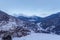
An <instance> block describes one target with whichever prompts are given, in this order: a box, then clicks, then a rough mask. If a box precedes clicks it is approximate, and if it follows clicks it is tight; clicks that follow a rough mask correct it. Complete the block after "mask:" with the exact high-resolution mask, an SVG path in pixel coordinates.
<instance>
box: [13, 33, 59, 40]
mask: <svg viewBox="0 0 60 40" xmlns="http://www.w3.org/2000/svg"><path fill="white" fill-rule="evenodd" d="M13 40H60V36H58V35H55V34H43V33H33V34H31V35H28V36H25V37H21V38H13Z"/></svg>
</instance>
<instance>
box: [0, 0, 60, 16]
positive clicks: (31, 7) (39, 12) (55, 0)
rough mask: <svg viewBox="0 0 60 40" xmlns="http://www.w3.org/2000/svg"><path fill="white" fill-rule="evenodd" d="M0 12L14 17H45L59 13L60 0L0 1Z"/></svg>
mask: <svg viewBox="0 0 60 40" xmlns="http://www.w3.org/2000/svg"><path fill="white" fill-rule="evenodd" d="M0 10H2V11H4V12H6V13H8V14H10V15H16V16H17V15H26V16H33V15H34V16H41V17H46V16H49V15H51V14H54V13H57V12H60V0H0Z"/></svg>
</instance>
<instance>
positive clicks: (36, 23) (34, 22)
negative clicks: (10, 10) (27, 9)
mask: <svg viewBox="0 0 60 40" xmlns="http://www.w3.org/2000/svg"><path fill="white" fill-rule="evenodd" d="M32 32H33V33H48V34H60V12H59V13H56V14H53V15H50V16H48V17H45V18H41V17H38V16H32V17H25V16H19V17H14V16H11V15H8V14H7V13H5V12H3V11H0V37H1V36H3V35H4V34H10V35H11V36H12V37H22V36H26V35H29V34H31V33H32Z"/></svg>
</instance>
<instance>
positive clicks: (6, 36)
mask: <svg viewBox="0 0 60 40" xmlns="http://www.w3.org/2000/svg"><path fill="white" fill-rule="evenodd" d="M2 40H12V37H11V35H6V34H5V35H4V36H3V37H2Z"/></svg>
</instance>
